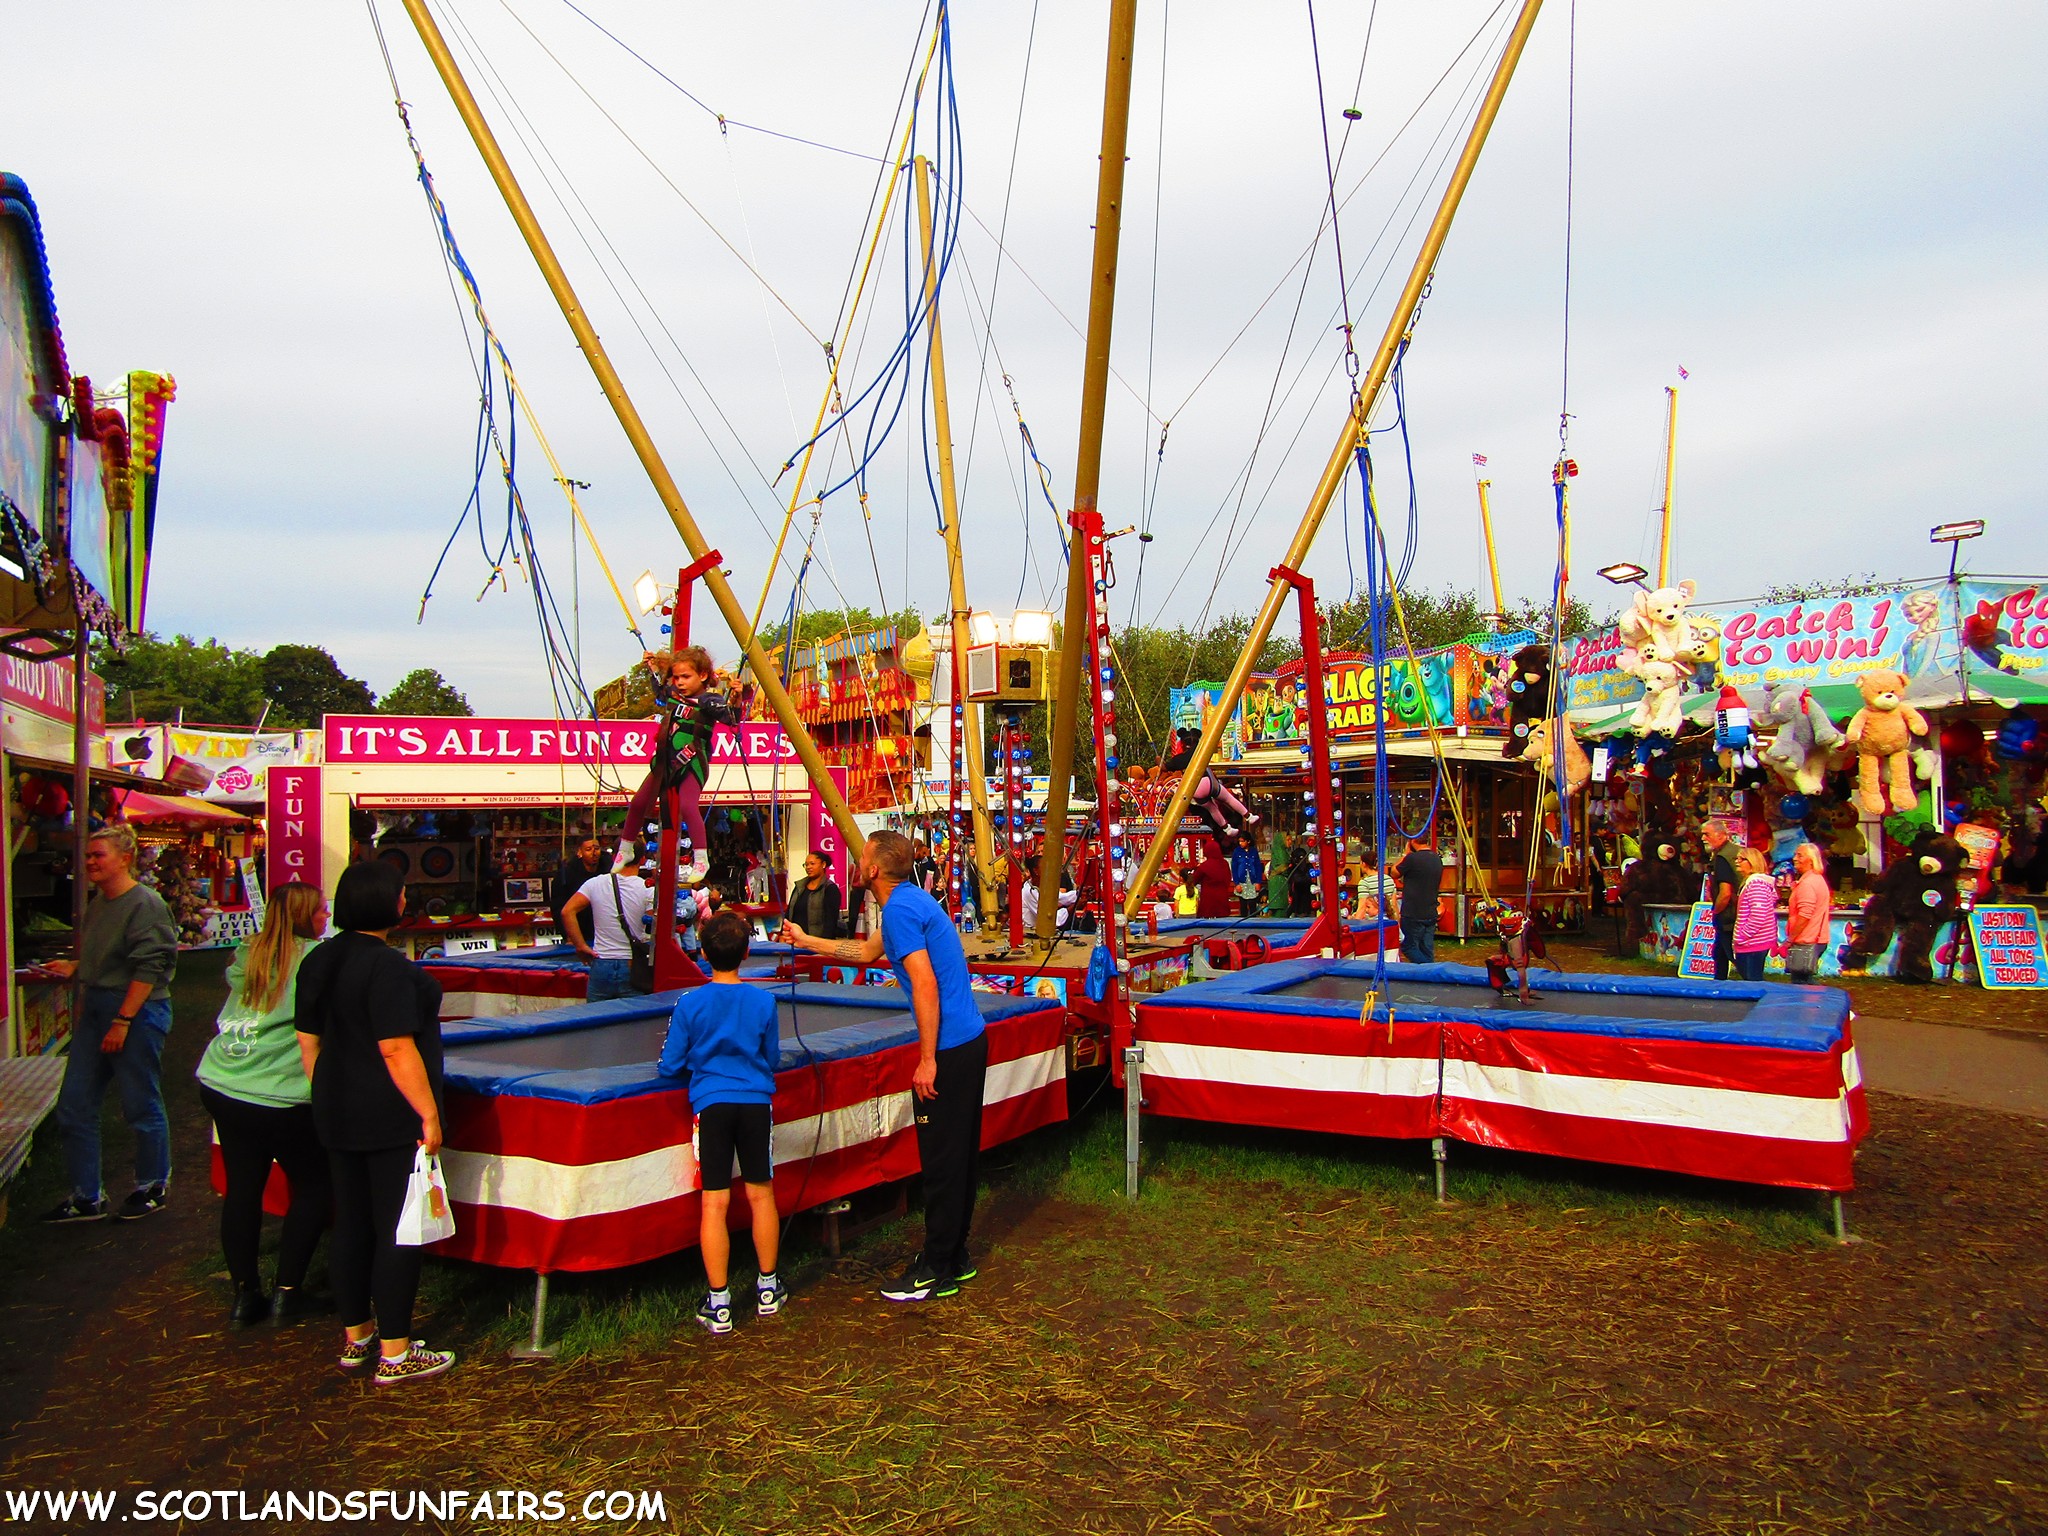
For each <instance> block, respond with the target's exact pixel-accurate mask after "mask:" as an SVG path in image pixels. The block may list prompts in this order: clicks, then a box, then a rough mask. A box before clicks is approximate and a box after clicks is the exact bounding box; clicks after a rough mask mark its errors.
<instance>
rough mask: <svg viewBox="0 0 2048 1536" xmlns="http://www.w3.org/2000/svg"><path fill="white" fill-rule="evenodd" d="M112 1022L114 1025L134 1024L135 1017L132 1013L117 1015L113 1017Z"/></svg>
mask: <svg viewBox="0 0 2048 1536" xmlns="http://www.w3.org/2000/svg"><path fill="white" fill-rule="evenodd" d="M114 1022H115V1023H116V1024H133V1023H134V1022H135V1015H134V1014H132V1013H117V1014H115V1015H114Z"/></svg>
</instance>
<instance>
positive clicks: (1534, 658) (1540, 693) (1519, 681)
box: [1500, 645, 1550, 757]
mask: <svg viewBox="0 0 2048 1536" xmlns="http://www.w3.org/2000/svg"><path fill="white" fill-rule="evenodd" d="M1549 713H1550V647H1549V646H1547V645H1525V646H1523V647H1522V648H1521V649H1520V650H1519V651H1517V652H1515V654H1514V659H1513V660H1512V661H1511V662H1509V664H1508V739H1507V740H1506V741H1504V742H1502V743H1501V745H1500V755H1501V756H1502V757H1520V756H1521V755H1522V752H1523V749H1524V748H1525V747H1527V746H1528V744H1529V728H1530V727H1531V726H1532V725H1534V724H1535V723H1536V722H1537V721H1538V720H1541V719H1542V718H1543V717H1544V716H1545V715H1547V714H1549Z"/></svg>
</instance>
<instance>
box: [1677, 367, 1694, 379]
mask: <svg viewBox="0 0 2048 1536" xmlns="http://www.w3.org/2000/svg"><path fill="white" fill-rule="evenodd" d="M1678 376H1679V377H1680V378H1681V379H1689V378H1691V377H1692V375H1691V374H1689V373H1687V372H1686V371H1685V370H1684V369H1683V368H1681V369H1679V370H1678Z"/></svg>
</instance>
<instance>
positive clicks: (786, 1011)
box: [447, 998, 904, 1072]
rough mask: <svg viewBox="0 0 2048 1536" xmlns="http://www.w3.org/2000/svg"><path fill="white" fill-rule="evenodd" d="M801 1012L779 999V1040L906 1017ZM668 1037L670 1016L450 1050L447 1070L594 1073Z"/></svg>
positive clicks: (819, 1007) (651, 1056)
mask: <svg viewBox="0 0 2048 1536" xmlns="http://www.w3.org/2000/svg"><path fill="white" fill-rule="evenodd" d="M795 1006H796V1007H801V1008H802V1009H803V1016H802V1018H801V1019H798V1018H795V1017H793V1014H794V1011H795V1008H794V1007H793V1006H792V1004H791V1003H790V1002H789V1001H788V999H786V998H784V999H778V1000H777V1002H776V1005H775V1011H776V1014H777V1016H778V1017H779V1018H780V1020H781V1023H782V1038H783V1039H785V1040H793V1039H795V1038H796V1027H797V1025H798V1024H799V1023H801V1024H802V1025H803V1028H804V1032H805V1033H806V1034H811V1035H815V1034H818V1033H819V1032H821V1031H823V1030H828V1029H840V1028H843V1027H845V1026H846V1025H849V1024H873V1023H876V1022H878V1021H880V1020H882V1019H900V1018H902V1017H904V1012H903V1010H902V1009H901V1008H841V1007H838V1006H836V1005H833V1004H829V1003H804V1004H798V1005H795ZM667 1037H668V1016H667V1015H666V1014H657V1015H656V1016H655V1017H653V1018H647V1019H628V1020H627V1021H626V1022H625V1023H623V1024H606V1025H603V1026H601V1027H600V1028H597V1029H565V1030H562V1031H560V1032H559V1033H556V1034H551V1035H529V1036H527V1037H526V1038H525V1039H521V1040H486V1041H481V1042H479V1043H478V1044H476V1045H451V1046H449V1047H448V1051H447V1061H448V1065H449V1066H451V1067H460V1068H462V1069H463V1070H465V1071H468V1072H478V1071H480V1070H484V1071H487V1070H488V1069H490V1068H493V1067H524V1068H528V1069H539V1070H543V1071H549V1070H552V1071H559V1072H578V1071H583V1070H585V1069H587V1068H592V1067H630V1066H633V1065H635V1064H636V1063H651V1062H654V1061H656V1060H658V1059H660V1056H661V1043H662V1041H663V1040H665V1039H666V1038H667Z"/></svg>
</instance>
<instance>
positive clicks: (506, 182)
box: [404, 0, 866, 853]
mask: <svg viewBox="0 0 2048 1536" xmlns="http://www.w3.org/2000/svg"><path fill="white" fill-rule="evenodd" d="M404 4H405V13H406V15H408V16H410V17H411V18H412V24H413V27H414V29H415V30H416V31H418V33H419V35H420V41H421V42H422V43H424V44H425V45H426V49H427V55H428V57H430V58H431V59H433V61H434V69H435V70H436V72H438V73H439V74H440V76H441V83H442V85H444V86H446V87H447V89H448V94H449V96H450V97H451V98H452V99H453V100H454V102H455V110H456V111H457V112H459V113H461V114H462V121H463V124H464V125H465V126H466V127H467V128H468V129H469V136H470V138H472V139H474V140H475V141H476V147H477V151H478V153H479V154H481V155H482V156H483V158H484V164H485V165H486V166H487V167H489V169H490V173H491V180H492V181H494V182H496V183H497V186H498V194H499V196H501V197H503V198H504V199H505V206H506V207H507V208H508V209H510V210H511V213H512V220H513V222H514V223H515V224H517V225H518V226H519V233H520V234H521V235H523V236H524V237H525V239H526V248H527V249H528V250H529V251H531V252H532V253H533V259H534V260H535V261H536V262H537V263H539V265H540V271H541V276H542V277H544V278H546V279H547V284H548V289H549V291H550V292H551V293H553V294H554V296H555V302H556V303H557V304H559V305H560V306H561V309H562V318H563V319H565V320H567V321H568V322H569V329H570V330H571V331H572V332H574V333H575V336H576V345H577V346H579V347H581V348H582V349H583V356H584V358H585V359H586V360H587V361H588V362H589V364H590V371H591V372H592V373H594V374H596V375H597V382H598V387H599V388H601V389H602V390H603V391H604V396H605V399H606V400H608V401H610V402H611V407H612V412H613V414H614V415H616V416H617V417H618V418H619V425H620V426H621V427H623V428H624V429H625V433H626V440H627V441H628V442H630V443H631V444H632V445H633V452H634V454H635V455H636V456H637V457H638V458H639V460H640V467H641V468H642V469H643V470H645V471H646V472H647V478H648V480H649V481H651V482H652V483H653V486H654V493H655V495H656V496H658V497H660V498H661V504H662V506H663V507H665V508H667V509H668V515H669V520H670V521H671V522H673V523H674V524H675V525H676V532H677V533H679V534H681V535H682V538H683V544H684V547H685V548H687V549H688V550H689V551H690V556H691V558H692V559H697V560H701V559H702V558H703V557H704V556H705V555H706V554H708V553H709V552H710V549H711V546H710V545H709V544H708V543H706V542H705V539H704V535H703V533H702V532H701V531H699V529H698V527H697V520H696V518H694V517H692V516H691V515H690V509H689V506H688V505H687V504H686V503H685V502H684V501H683V493H682V492H681V491H680V490H679V489H677V487H676V482H675V478H674V477H673V476H672V475H670V474H669V472H668V466H667V465H666V464H665V463H663V462H662V458H661V450H660V449H658V448H656V447H655V446H654V439H653V438H652V437H651V436H649V434H648V431H647V423H646V422H644V421H642V420H641V419H640V412H639V410H638V409H637V408H636V407H635V406H634V404H633V401H632V398H631V397H630V396H629V395H627V393H626V386H625V384H624V383H623V382H622V381H621V380H620V378H619V374H618V370H617V369H616V368H614V367H613V366H612V360H611V358H610V356H608V355H607V354H606V352H605V349H604V343H602V342H601V341H599V340H598V338H597V330H596V328H595V327H594V326H592V325H591V323H590V317H589V316H588V315H587V314H585V313H584V310H583V305H582V302H581V301H580V300H579V299H578V298H577V297H576V290H575V289H574V288H573V287H571V286H570V283H569V276H568V274H567V273H566V272H564V271H563V270H562V264H561V263H560V262H559V261H557V260H556V259H555V251H554V247H553V246H551V245H549V244H548V237H547V235H546V233H545V232H543V231H542V229H541V227H540V221H539V220H538V219H536V218H535V217H534V213H533V207H532V205H531V204H530V203H528V202H527V200H526V194H525V193H523V192H521V191H520V190H519V183H518V181H517V180H516V179H515V178H514V177H513V175H512V167H511V166H509V165H508V164H506V163H505V155H504V152H503V151H502V150H500V149H499V148H498V140H497V138H496V136H495V135H493V134H492V132H491V127H490V124H489V123H487V122H485V121H484V115H483V112H482V111H481V110H480V109H479V108H478V106H477V103H476V97H474V96H473V95H471V94H470V90H469V83H468V82H467V81H465V80H464V79H463V78H462V71H461V70H459V69H457V68H456V67H455V58H454V56H453V55H452V54H450V53H449V51H448V44H447V41H446V39H444V38H443V37H442V36H441V29H440V28H439V27H438V26H436V25H435V24H434V18H433V17H432V16H431V15H429V14H428V12H427V7H426V3H425V0H404ZM704 586H705V589H706V590H707V591H709V592H710V594H711V600H712V601H713V602H715V603H717V604H718V611H719V612H720V613H721V614H723V615H724V616H725V622H726V625H727V627H728V628H730V629H731V630H732V637H733V639H734V641H735V642H737V643H738V645H739V647H740V650H741V652H742V653H743V654H744V655H745V656H746V659H747V663H748V665H749V666H750V667H751V668H752V669H753V674H754V679H755V682H756V685H757V686H758V687H759V688H760V690H761V693H762V696H763V697H764V698H766V699H767V701H768V707H769V708H770V709H772V710H773V711H774V712H775V718H776V719H778V720H780V721H781V722H782V729H783V730H784V732H785V733H787V734H788V736H789V739H790V741H791V742H792V743H793V744H794V745H795V747H796V753H797V757H798V758H799V760H801V761H802V763H803V765H804V769H805V771H806V772H807V773H809V774H810V777H811V785H812V787H813V788H814V789H816V790H817V792H818V794H819V795H820V796H821V797H822V798H823V800H824V802H825V808H826V810H827V811H829V812H830V813H831V816H832V822H833V825H835V826H836V827H838V829H839V835H840V836H841V837H842V838H844V839H845V840H846V847H847V850H848V852H850V853H851V852H858V851H859V849H860V848H861V846H862V844H863V843H864V842H865V841H866V839H865V838H863V837H862V836H861V833H860V828H859V827H857V826H855V825H854V821H853V812H852V810H851V809H850V808H849V807H848V806H847V804H846V797H845V796H844V795H842V794H840V793H839V790H838V788H837V787H836V786H835V785H834V784H833V782H832V775H831V773H830V772H828V771H827V766H826V763H825V759H824V758H823V757H822V756H821V755H820V754H819V752H818V746H817V743H816V742H814V741H812V740H811V733H810V732H809V731H807V730H805V729H804V723H803V721H802V720H800V719H798V718H797V713H796V706H795V704H793V703H792V702H791V701H790V697H789V694H788V693H787V692H786V691H784V689H783V686H782V680H781V679H780V678H779V677H777V676H776V674H775V668H774V666H773V664H772V663H770V661H769V660H768V654H767V652H766V651H764V650H762V649H761V642H760V641H759V640H757V639H756V638H755V637H754V627H753V625H751V624H749V623H748V622H747V613H746V610H745V609H744V608H742V607H741V606H740V603H739V599H738V598H737V597H735V596H734V595H733V590H732V586H731V584H730V583H729V582H727V581H726V579H725V573H724V572H723V571H721V570H719V569H718V568H717V567H716V566H713V567H712V568H711V569H710V570H708V571H706V572H705V573H704Z"/></svg>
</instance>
